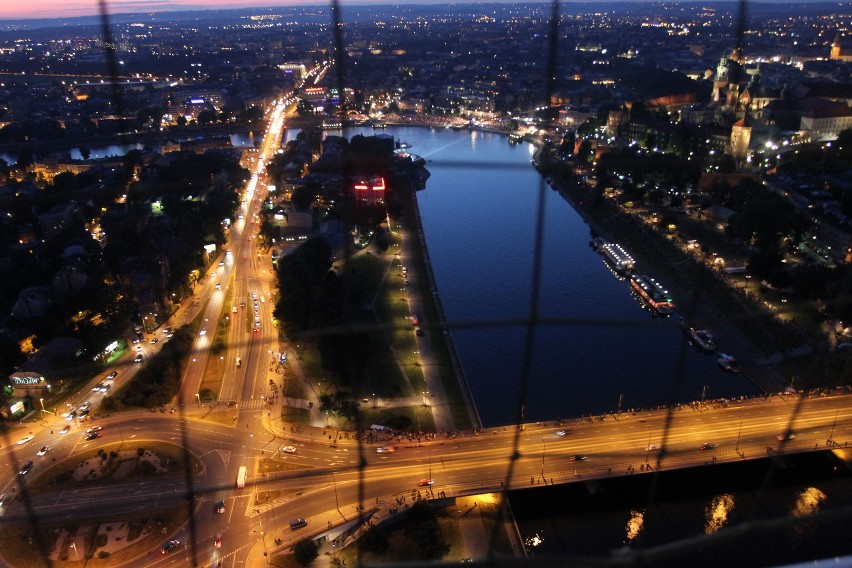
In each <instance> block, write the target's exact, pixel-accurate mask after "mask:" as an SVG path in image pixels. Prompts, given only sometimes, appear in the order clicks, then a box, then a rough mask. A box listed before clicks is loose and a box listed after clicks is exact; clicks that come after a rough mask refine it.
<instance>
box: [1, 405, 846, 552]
mask: <svg viewBox="0 0 852 568" xmlns="http://www.w3.org/2000/svg"><path fill="white" fill-rule="evenodd" d="M798 402H799V401H798V399H797V398H787V399H783V398H781V397H772V398H770V399H768V400H764V399H755V400H747V401H742V402H739V401H738V402H735V403H730V404H729V405H728V406H727V407H721V406H720V407H717V408H711V407H708V408H706V409H703V410H693V409H691V408H690V407H683V408H681V409H679V410H676V411H675V412H674V413H673V414H671V415H669V414H667V413H666V412H665V411H653V412H644V413H638V414H625V415H622V416H621V417H620V418H619V419H615V418H614V417H613V416H609V417H607V418H606V419H605V420H603V421H599V420H594V421H589V420H588V419H586V420H573V421H566V422H563V424H561V425H556V424H553V423H550V424H547V425H543V424H528V425H525V427H524V429H523V431H522V432H521V435H520V440H519V445H518V451H519V456H520V457H519V459H518V460H517V462H516V463H515V466H514V471H513V474H512V476H511V478H508V479H507V471H508V466H509V463H510V456H511V455H512V453H513V440H514V438H515V436H516V430H515V429H514V428H513V427H504V428H495V429H487V430H484V431H481V432H480V433H478V434H475V435H474V434H467V435H459V436H457V437H455V438H448V437H439V438H435V439H432V440H426V441H419V442H418V441H417V440H410V441H409V440H406V441H394V442H382V443H380V444H373V445H361V446H359V445H358V443H357V442H356V441H354V440H337V442H336V443H334V444H333V445H330V443H329V441H328V439H327V438H325V437H323V436H319V435H304V436H301V435H298V434H290V433H278V434H276V435H273V434H270V433H265V434H252V433H250V434H248V435H247V434H245V432H244V431H243V430H241V429H239V428H232V427H228V426H223V425H218V424H214V423H210V422H202V421H199V420H196V419H195V417H194V415H193V414H192V413H189V412H188V413H187V414H186V415H184V416H181V415H180V414H177V415H169V414H160V413H155V414H151V413H130V414H128V415H121V416H119V417H116V418H114V419H112V420H111V422H110V424H109V426H108V428H105V429H104V431H103V438H102V439H101V440H98V441H97V443H99V444H108V443H113V442H122V443H125V444H128V445H132V446H133V447H135V446H137V445H140V444H144V442H145V440H149V439H152V438H155V439H158V440H163V441H171V442H173V443H177V444H186V446H187V447H188V449H190V450H191V451H192V452H193V453H194V454H195V455H197V456H199V459H200V460H201V461H202V463H203V464H204V469H203V471H202V472H198V473H194V472H190V475H189V476H187V477H185V476H183V475H178V476H175V477H171V478H164V479H158V481H157V483H156V484H152V483H150V482H143V483H139V482H134V483H126V484H123V483H117V484H109V485H103V486H99V485H95V486H91V487H87V488H80V489H74V490H67V489H66V490H57V491H53V490H44V491H42V492H40V493H38V494H37V495H35V496H33V498H32V500H31V505H32V511H33V514H35V515H36V516H38V517H39V518H42V519H48V518H49V519H51V520H55V519H57V518H58V519H70V518H73V517H75V516H76V517H80V516H81V515H82V516H83V517H87V516H91V515H93V514H94V513H93V512H92V511H91V510H81V508H80V503H81V502H90V503H95V504H96V506H97V507H99V508H100V507H103V506H104V505H106V506H108V507H110V509H111V510H115V511H120V512H123V511H127V512H132V511H139V510H145V509H151V508H156V507H160V506H171V505H174V504H175V503H176V502H185V501H184V500H185V499H186V495H187V494H188V493H189V492H192V493H196V494H198V500H197V501H196V502H195V505H194V506H195V510H196V515H195V523H194V532H195V535H194V537H191V538H190V536H189V533H188V530H189V529H185V530H183V531H181V532H180V533H179V534H178V536H177V538H178V539H179V540H181V541H182V542H190V541H192V542H195V543H196V550H195V551H194V552H195V558H203V555H206V554H209V553H210V550H212V546H210V544H211V542H212V538H213V536H214V535H215V534H216V533H218V532H223V534H224V537H225V538H224V539H223V541H224V542H223V547H222V548H221V549H216V550H215V553H216V554H217V555H220V556H218V557H219V558H222V559H228V561H229V562H237V561H243V562H244V561H246V558H247V556H246V555H248V553H249V551H250V550H251V549H252V547H249V546H247V543H250V542H253V543H255V544H257V543H258V542H261V536H263V540H266V541H267V542H266V547H267V549H268V550H270V551H271V550H279V549H283V548H285V547H286V546H288V545H291V544H292V539H293V537H294V536H296V535H298V536H300V537H302V536H304V535H305V534H313V532H321V531H322V530H324V529H325V528H327V527H328V526H329V524H331V525H336V524H338V523H339V522H341V521H342V519H343V518H344V517H346V518H351V517H352V516H354V515H356V513H357V509H356V506H357V504H358V503H359V492H361V493H360V495H361V497H362V500H360V502H362V503H363V504H364V506H365V507H368V508H369V507H379V508H380V510H381V511H382V514H387V513H386V508H387V505H388V504H392V503H394V501H395V499H397V498H399V497H401V496H405V495H411V492H412V491H421V492H422V493H424V494H425V490H426V489H425V488H422V487H418V482H419V480H421V479H433V480H434V485H433V486H432V487H431V490H432V491H433V492H434V493H435V494H438V493H440V492H444V493H446V495H448V496H459V495H468V494H477V493H483V492H495V491H500V490H501V489H502V488H504V487H509V488H513V489H522V488H528V487H534V486H538V485H542V484H551V483H569V482H575V481H580V480H588V479H592V478H606V477H609V476H617V475H624V474H626V472H627V468H628V467H629V466H630V465H632V466H633V471H634V472H638V470H639V468H640V466H642V467H643V468H644V465H645V464H650V465H651V468H652V470H654V471H658V470H660V469H665V470H670V469H676V468H685V467H692V466H701V465H707V464H712V463H714V462H715V463H722V462H733V461H740V460H742V459H752V458H762V457H766V456H767V455H768V452H767V449H768V448H771V452H769V453H771V455H774V456H780V455H783V454H784V453H788V452H794V451H795V452H798V451H812V450H814V449H815V448H817V449H826V448H827V446H826V444H825V443H826V440H827V439H828V438H832V439H833V440H835V441H836V443H837V444H838V445H839V446H840V447H843V446H845V444H846V441H847V440H849V438H850V435H852V410H850V409H852V405H850V402H852V396H849V395H838V396H827V397H820V398H809V399H805V400H804V401H803V403H802V404H801V407H799V408H798V410H796V409H797V407H798ZM244 414H246V415H249V416H251V415H253V414H255V412H252V411H245V412H244ZM792 417H795V419H794V421H793V423H792V424H790V421H791V418H792ZM669 419H670V420H671V422H670V426H669V428H668V434H665V432H666V430H665V424H666V421H667V420H669ZM788 427H790V428H791V430H792V431H793V432H794V433H795V438H793V439H791V440H789V441H785V442H779V441H778V439H777V437H778V436H780V435H782V434H783V433H785V432H786V431H787V429H788ZM560 431H565V432H566V433H565V434H564V435H559V432H560ZM66 440H67V441H68V442H69V443H68V444H62V445H60V446H59V447H57V448H55V449H54V450H53V451H54V452H55V453H54V454H53V455H54V456H56V457H57V458H59V459H64V458H65V457H69V456H71V455H73V453H76V452H78V451H80V450H81V449H83V447H84V444H87V443H91V442H82V441H81V436H80V435H76V438H75V439H73V440H72V438H71V437H68V438H66V439H65V440H63V442H64V441H66ZM40 443H41V440H39V439H38V438H37V439H36V440H33V441H31V442H28V444H25V445H24V447H23V448H20V449H19V448H17V447H16V448H15V451H16V453H17V452H18V451H20V452H21V453H26V451H27V449H34V448H36V447H37V446H38V445H39V444H40ZM284 443H287V444H293V445H294V446H295V447H296V452H295V453H294V454H287V455H281V454H278V457H279V458H280V459H282V460H283V461H284V462H285V463H286V464H287V466H288V467H292V468H293V469H291V470H286V471H282V472H276V473H273V474H269V475H268V476H261V475H258V474H253V475H250V476H249V481H248V483H247V485H246V487H245V488H244V489H242V490H237V489H235V488H234V487H233V480H234V478H235V476H236V469H237V468H238V467H239V465H247V466H249V471H251V472H255V471H256V467H255V465H256V464H257V461H258V460H259V459H260V458H262V457H269V456H270V455H271V454H272V455H274V454H276V451H277V449H278V448H279V446H280V445H281V444H284ZM704 443H713V444H715V445H716V447H715V448H713V449H710V450H701V449H699V447H700V446H701V445H702V444H704ZM385 445H393V446H395V447H396V448H397V449H396V451H394V452H393V453H377V452H376V451H375V448H376V447H379V446H385ZM655 446H660V447H661V449H660V450H657V449H651V450H649V449H648V448H649V447H651V448H654V447H655ZM663 449H664V450H665V453H663ZM8 450H9V448H6V449H5V450H4V452H5V453H6V454H7V456H6V457H8ZM359 453H363V458H364V460H365V462H366V465H365V470H364V475H363V478H362V477H361V476H360V474H359V472H358V467H357V464H358V462H359ZM578 454H581V455H584V456H586V457H587V459H585V460H583V461H572V460H571V457H572V456H575V455H578ZM40 459H46V458H40ZM711 467H712V466H711ZM29 475H32V474H29ZM361 479H362V480H363V483H361V482H360V481H359V480H361ZM189 483H191V486H190V485H189ZM257 494H260V495H261V497H260V500H261V501H263V497H262V496H263V495H264V494H269V495H270V497H269V500H268V501H266V502H261V503H257V502H256V501H257V500H258V496H257ZM253 495H254V496H253ZM219 499H224V500H225V501H226V515H215V514H214V513H213V503H215V502H216V501H217V500H219ZM23 514H24V511H23V508H22V507H20V501H16V502H15V503H13V504H12V505H11V506H8V507H7V510H6V515H7V517H10V519H9V520H12V519H14V518H16V517H20V516H22V515H23ZM296 516H301V517H304V518H306V519H308V521H309V525H308V527H307V528H306V529H305V530H304V531H300V532H299V533H293V532H292V531H290V529H289V526H288V522H289V519H291V518H293V517H296ZM262 527H266V528H262ZM261 533H263V535H261ZM276 538H278V539H283V540H282V542H281V544H280V545H276V544H275V542H274V539H276ZM192 552H193V551H192V550H191V548H190V547H186V548H185V549H184V550H183V551H182V552H181V553H179V554H178V553H174V554H170V555H167V556H166V557H165V558H158V559H157V560H156V564H154V563H151V560H150V558H143V559H141V560H139V561H138V562H137V563H135V564H134V565H137V566H152V565H157V566H160V565H169V566H172V565H173V566H179V565H182V563H185V562H186V561H187V558H189V557H191V556H192ZM183 565H186V564H183ZM224 565H225V566H228V565H231V564H230V563H225V564H224Z"/></svg>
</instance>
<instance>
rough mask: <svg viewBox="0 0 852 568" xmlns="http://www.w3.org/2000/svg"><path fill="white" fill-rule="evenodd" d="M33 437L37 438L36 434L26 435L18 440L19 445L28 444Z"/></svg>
mask: <svg viewBox="0 0 852 568" xmlns="http://www.w3.org/2000/svg"><path fill="white" fill-rule="evenodd" d="M33 438H35V436H32V435H30V436H24V437H23V438H21V439H20V440H18V442H17V444H18V445H19V446H23V445H24V444H26V443H27V442H29V441H30V440H32V439H33Z"/></svg>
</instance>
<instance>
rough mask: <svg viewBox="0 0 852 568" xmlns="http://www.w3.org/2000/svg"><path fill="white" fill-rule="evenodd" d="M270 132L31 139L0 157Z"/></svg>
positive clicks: (5, 147)
mask: <svg viewBox="0 0 852 568" xmlns="http://www.w3.org/2000/svg"><path fill="white" fill-rule="evenodd" d="M264 130H266V122H265V121H262V122H257V123H254V124H230V123H229V124H210V125H205V126H187V127H183V128H171V129H168V130H160V131H156V132H139V133H132V134H127V135H119V134H112V135H109V136H90V137H85V138H67V139H62V140H30V141H27V142H25V143H19V142H16V143H9V144H0V154H17V153H18V152H20V151H21V150H22V149H24V148H27V149H30V150H32V151H33V152H35V153H37V154H38V153H59V152H63V151H70V150H73V149H75V148H88V149H90V150H91V149H93V148H101V147H107V146H128V147H130V146H135V145H136V144H142V145H144V144H146V143H150V142H157V141H168V140H187V139H191V138H197V137H199V136H217V135H226V134H241V133H244V132H261V131H264Z"/></svg>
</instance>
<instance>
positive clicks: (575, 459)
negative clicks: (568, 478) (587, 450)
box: [568, 454, 587, 462]
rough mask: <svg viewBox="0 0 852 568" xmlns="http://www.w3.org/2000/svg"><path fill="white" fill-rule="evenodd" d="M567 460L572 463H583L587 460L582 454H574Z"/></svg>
mask: <svg viewBox="0 0 852 568" xmlns="http://www.w3.org/2000/svg"><path fill="white" fill-rule="evenodd" d="M568 459H569V460H571V461H572V462H578V461H584V460H585V459H587V458H586V456H584V455H583V454H574V455H573V456H571V457H570V458H568Z"/></svg>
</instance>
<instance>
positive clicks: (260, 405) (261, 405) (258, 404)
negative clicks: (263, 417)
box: [237, 398, 269, 410]
mask: <svg viewBox="0 0 852 568" xmlns="http://www.w3.org/2000/svg"><path fill="white" fill-rule="evenodd" d="M265 408H269V405H268V404H267V403H266V399H259V398H256V399H252V400H241V401H239V402H238V403H237V409H238V410H262V409H265Z"/></svg>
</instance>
